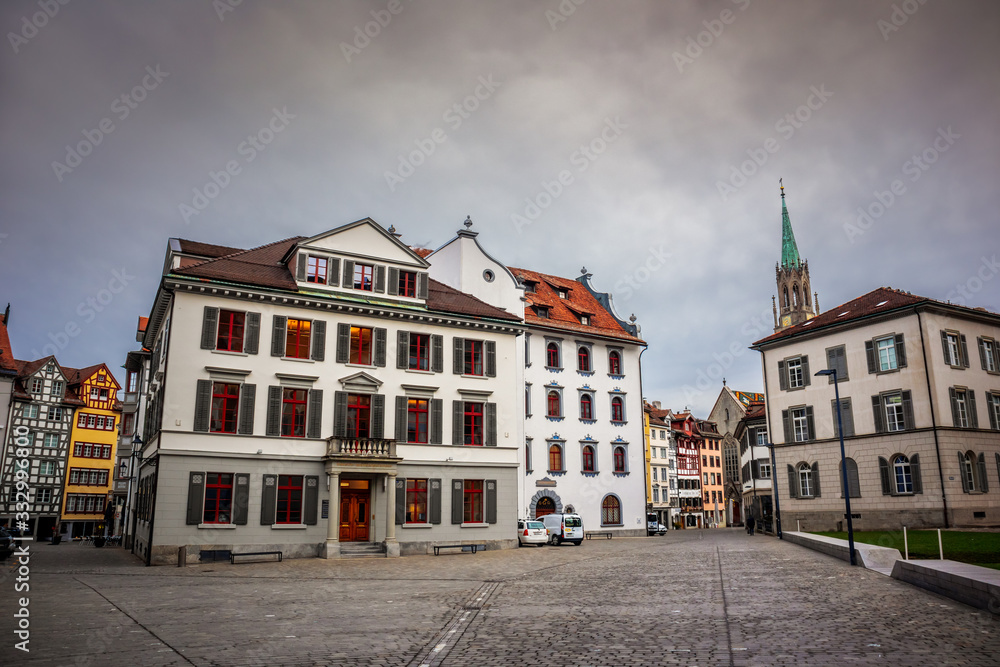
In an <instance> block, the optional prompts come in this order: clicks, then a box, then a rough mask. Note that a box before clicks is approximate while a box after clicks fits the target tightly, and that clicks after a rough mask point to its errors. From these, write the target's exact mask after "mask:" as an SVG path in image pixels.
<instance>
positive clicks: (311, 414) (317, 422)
mask: <svg viewBox="0 0 1000 667" xmlns="http://www.w3.org/2000/svg"><path fill="white" fill-rule="evenodd" d="M307 410H308V414H307V415H306V437H307V438H322V437H323V390H322V389H310V390H309V407H308V408H307Z"/></svg>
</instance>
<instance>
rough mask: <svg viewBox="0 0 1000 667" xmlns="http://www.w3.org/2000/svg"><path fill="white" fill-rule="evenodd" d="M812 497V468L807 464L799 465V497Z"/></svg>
mask: <svg viewBox="0 0 1000 667" xmlns="http://www.w3.org/2000/svg"><path fill="white" fill-rule="evenodd" d="M812 496H813V475H812V468H810V467H809V465H808V464H806V463H803V464H800V465H799V497H800V498H811V497H812Z"/></svg>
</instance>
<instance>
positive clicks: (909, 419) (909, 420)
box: [902, 389, 916, 431]
mask: <svg viewBox="0 0 1000 667" xmlns="http://www.w3.org/2000/svg"><path fill="white" fill-rule="evenodd" d="M902 397H903V428H905V429H906V430H908V431H910V430H913V429H914V428H916V424H914V420H913V399H912V398H911V396H910V390H909V389H907V390H905V391H903V392H902Z"/></svg>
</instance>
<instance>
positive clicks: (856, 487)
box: [847, 459, 861, 498]
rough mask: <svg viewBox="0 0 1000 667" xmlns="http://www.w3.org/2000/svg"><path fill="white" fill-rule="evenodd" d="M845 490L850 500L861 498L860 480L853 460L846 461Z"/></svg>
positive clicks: (855, 462) (856, 465)
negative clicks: (849, 495) (849, 493)
mask: <svg viewBox="0 0 1000 667" xmlns="http://www.w3.org/2000/svg"><path fill="white" fill-rule="evenodd" d="M847 488H848V489H849V490H850V492H851V498H860V497H861V480H860V478H859V477H858V464H857V461H855V460H854V459H847Z"/></svg>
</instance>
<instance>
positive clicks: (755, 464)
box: [750, 459, 760, 479]
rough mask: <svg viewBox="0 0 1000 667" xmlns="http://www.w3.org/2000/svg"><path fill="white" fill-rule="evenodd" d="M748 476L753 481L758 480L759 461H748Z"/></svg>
mask: <svg viewBox="0 0 1000 667" xmlns="http://www.w3.org/2000/svg"><path fill="white" fill-rule="evenodd" d="M750 474H751V476H752V478H753V479H760V460H759V459H751V460H750Z"/></svg>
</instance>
